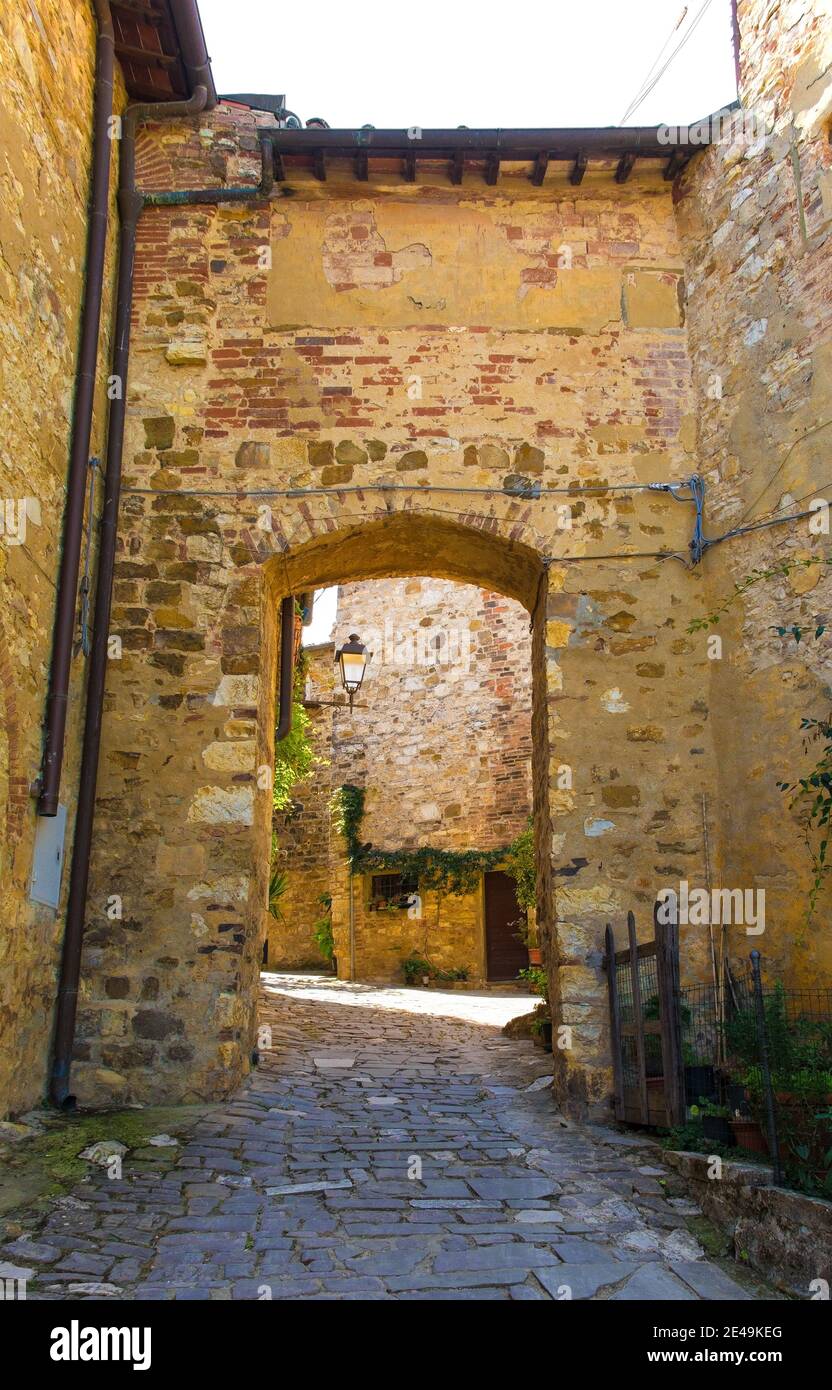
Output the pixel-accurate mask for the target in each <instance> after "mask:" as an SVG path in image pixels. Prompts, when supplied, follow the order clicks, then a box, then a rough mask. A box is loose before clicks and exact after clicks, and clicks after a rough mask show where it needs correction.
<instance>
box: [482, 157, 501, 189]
mask: <svg viewBox="0 0 832 1390" xmlns="http://www.w3.org/2000/svg"><path fill="white" fill-rule="evenodd" d="M499 177H500V156H499V155H498V154H488V155H486V157H485V181H486V183H487V184H488V185H489V187H491V188H493V187H494V185H495V184H496V182H497V180H498V178H499Z"/></svg>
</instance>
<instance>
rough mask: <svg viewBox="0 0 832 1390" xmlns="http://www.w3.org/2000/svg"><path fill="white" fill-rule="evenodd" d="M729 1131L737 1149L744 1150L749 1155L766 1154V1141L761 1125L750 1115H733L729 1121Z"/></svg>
mask: <svg viewBox="0 0 832 1390" xmlns="http://www.w3.org/2000/svg"><path fill="white" fill-rule="evenodd" d="M731 1131H732V1133H733V1135H734V1143H735V1144H736V1146H737V1148H738V1149H746V1150H748V1152H749V1153H757V1154H767V1153H768V1140H767V1138H766V1136H765V1134H764V1133H763V1130H762V1127H761V1125H760V1124H759V1122H758V1121H757V1120H755V1119H754V1117H753V1116H752V1115H734V1116H733V1117H732V1119H731Z"/></svg>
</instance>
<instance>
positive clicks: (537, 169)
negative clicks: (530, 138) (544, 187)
mask: <svg viewBox="0 0 832 1390" xmlns="http://www.w3.org/2000/svg"><path fill="white" fill-rule="evenodd" d="M548 168H549V154H548V152H547V151H546V150H541V151H540V153H539V155H538V156H537V158H536V159H535V161H534V168H533V169H532V175H531V178H532V183H533V184H534V186H535V188H540V185H541V184H542V183H543V180H544V179H545V177H546V170H547V169H548Z"/></svg>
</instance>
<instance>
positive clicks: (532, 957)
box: [526, 946, 543, 965]
mask: <svg viewBox="0 0 832 1390" xmlns="http://www.w3.org/2000/svg"><path fill="white" fill-rule="evenodd" d="M526 949H527V951H528V953H529V965H542V964H543V950H542V948H541V947H540V946H527V947H526Z"/></svg>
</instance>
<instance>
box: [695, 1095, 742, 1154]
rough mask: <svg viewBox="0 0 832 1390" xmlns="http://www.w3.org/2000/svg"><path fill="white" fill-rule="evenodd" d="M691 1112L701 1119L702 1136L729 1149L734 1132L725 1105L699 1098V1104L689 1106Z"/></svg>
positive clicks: (732, 1141)
mask: <svg viewBox="0 0 832 1390" xmlns="http://www.w3.org/2000/svg"><path fill="white" fill-rule="evenodd" d="M691 1113H692V1114H696V1115H698V1116H699V1118H700V1119H701V1121H702V1136H703V1138H704V1139H710V1140H712V1142H713V1143H715V1144H722V1145H724V1146H725V1148H728V1149H730V1148H731V1147H732V1146H733V1144H734V1142H735V1141H734V1132H733V1128H732V1124H731V1121H730V1118H729V1112H728V1107H727V1105H715V1104H714V1102H713V1101H710V1100H704V1099H702V1098H700V1100H699V1104H698V1105H694V1106H692V1107H691Z"/></svg>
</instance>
